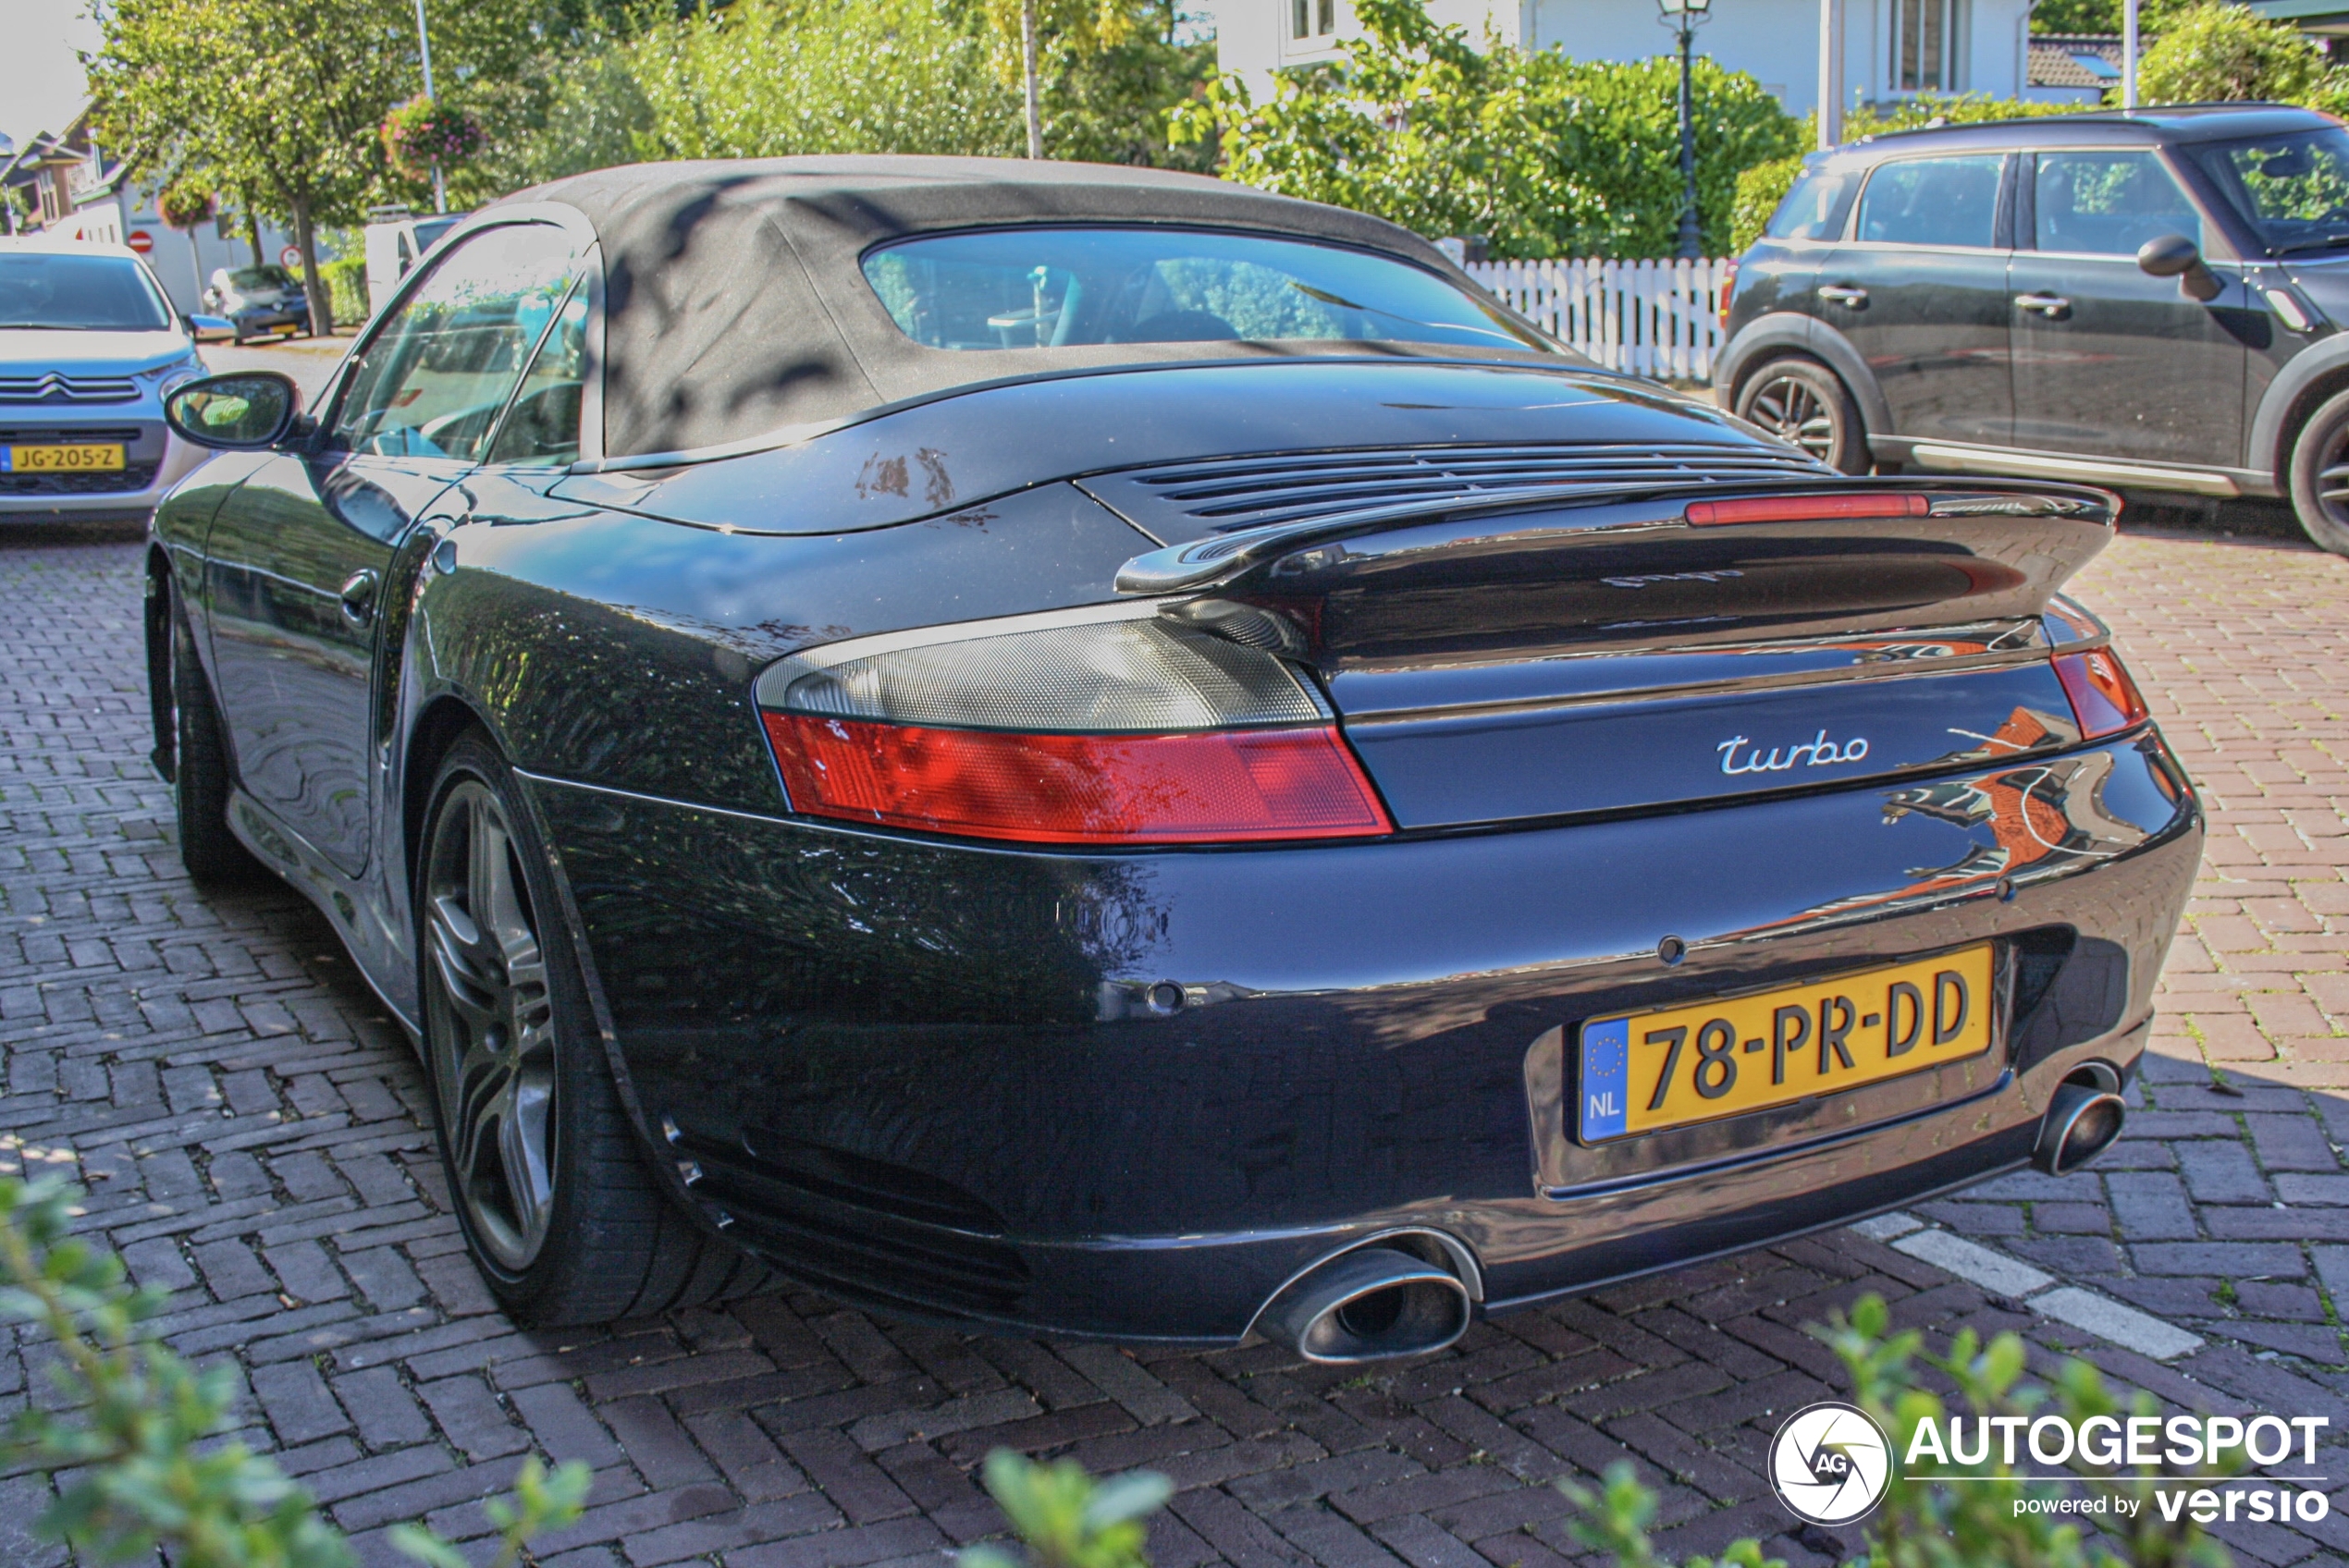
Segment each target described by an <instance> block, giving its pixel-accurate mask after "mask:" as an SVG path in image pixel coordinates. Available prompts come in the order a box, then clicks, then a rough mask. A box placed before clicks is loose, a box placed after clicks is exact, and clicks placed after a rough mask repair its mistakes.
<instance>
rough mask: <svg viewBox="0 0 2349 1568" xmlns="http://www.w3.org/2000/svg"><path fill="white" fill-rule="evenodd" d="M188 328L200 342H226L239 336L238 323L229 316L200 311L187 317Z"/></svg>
mask: <svg viewBox="0 0 2349 1568" xmlns="http://www.w3.org/2000/svg"><path fill="white" fill-rule="evenodd" d="M187 322H188V330H189V332H190V333H191V334H193V335H194V337H195V339H196V341H197V342H199V343H226V342H227V341H228V339H229V338H231V337H235V336H237V324H236V323H235V322H233V321H230V320H229V319H228V317H227V316H208V315H205V314H203V312H197V313H196V314H194V315H191V316H190V317H188V318H187Z"/></svg>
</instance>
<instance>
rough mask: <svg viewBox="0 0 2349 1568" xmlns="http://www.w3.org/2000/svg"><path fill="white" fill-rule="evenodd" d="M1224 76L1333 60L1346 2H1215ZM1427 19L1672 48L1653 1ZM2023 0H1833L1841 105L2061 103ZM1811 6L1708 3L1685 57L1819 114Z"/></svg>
mask: <svg viewBox="0 0 2349 1568" xmlns="http://www.w3.org/2000/svg"><path fill="white" fill-rule="evenodd" d="M1215 7H1216V10H1215V26H1216V47H1217V53H1218V55H1219V57H1220V59H1221V62H1222V65H1223V68H1224V70H1226V71H1232V72H1236V73H1238V74H1239V75H1240V76H1241V77H1243V78H1244V79H1246V80H1247V82H1248V91H1249V92H1250V93H1251V94H1254V95H1256V96H1258V97H1260V98H1261V97H1264V96H1267V95H1269V94H1270V92H1271V91H1272V77H1273V71H1275V70H1277V69H1279V68H1281V67H1285V66H1295V65H1303V64H1307V63H1309V62H1311V61H1316V60H1327V59H1334V58H1336V57H1337V55H1338V48H1337V45H1338V44H1339V43H1342V42H1343V41H1344V40H1346V39H1347V38H1351V37H1357V36H1359V34H1360V31H1361V28H1360V25H1359V23H1358V22H1357V21H1356V20H1355V18H1354V15H1353V8H1352V6H1350V5H1349V4H1348V0H1215ZM1428 10H1429V13H1430V14H1431V15H1432V16H1433V17H1434V18H1435V19H1436V20H1438V21H1439V22H1445V23H1457V24H1459V25H1461V26H1463V27H1465V28H1467V29H1468V31H1469V33H1470V37H1471V38H1482V37H1483V36H1485V34H1486V33H1487V31H1490V33H1491V34H1492V35H1493V36H1494V37H1496V38H1498V39H1499V40H1500V41H1501V42H1503V43H1514V44H1517V45H1519V46H1520V47H1524V48H1529V49H1553V48H1554V49H1557V50H1560V51H1562V52H1564V53H1565V54H1568V55H1572V56H1573V57H1574V58H1576V59H1580V60H1641V59H1645V58H1647V57H1648V56H1650V55H1660V54H1666V53H1668V52H1670V51H1671V50H1672V49H1673V48H1674V47H1675V45H1674V44H1673V42H1672V34H1671V33H1670V32H1668V31H1666V29H1665V28H1664V26H1663V25H1662V24H1661V22H1660V21H1659V19H1658V11H1657V7H1656V5H1655V0H1429V3H1428ZM2029 17H2030V0H1844V6H1843V84H1844V85H1843V97H1844V105H1845V107H1846V108H1847V109H1848V108H1849V107H1850V106H1851V104H1854V103H1862V102H1866V103H1886V102H1889V101H1891V100H1893V99H1898V98H1906V97H1910V96H1913V95H1914V94H1917V93H1920V92H1984V93H1988V94H1990V95H1991V96H1993V97H1999V98H2011V97H2032V98H2039V97H2047V98H2064V99H2070V98H2073V97H2077V96H2082V94H2078V93H2074V92H2048V91H2046V90H2037V89H2031V88H2029V87H2027V85H2026V83H2027V81H2028V77H2029V69H2030V42H2029V33H2028V27H2029ZM1819 28H1820V4H1819V0H1713V5H1712V19H1711V20H1709V21H1707V22H1706V23H1704V24H1703V27H1702V28H1701V29H1700V30H1699V31H1698V32H1697V35H1696V43H1697V49H1698V51H1699V52H1700V53H1702V54H1704V55H1710V56H1711V57H1712V58H1714V59H1716V60H1717V61H1719V62H1720V63H1721V64H1722V65H1724V66H1727V67H1729V68H1730V69H1732V70H1741V71H1746V72H1749V73H1751V74H1752V75H1753V77H1754V78H1755V79H1756V80H1759V81H1761V82H1762V83H1763V85H1765V87H1767V88H1768V89H1769V90H1770V92H1772V93H1774V94H1776V95H1777V99H1778V101H1779V102H1780V103H1782V104H1785V105H1786V107H1787V109H1788V110H1789V112H1790V113H1793V114H1797V115H1802V114H1808V113H1810V112H1811V110H1812V109H1814V107H1816V106H1817V103H1818V96H1819V92H1818V83H1819Z"/></svg>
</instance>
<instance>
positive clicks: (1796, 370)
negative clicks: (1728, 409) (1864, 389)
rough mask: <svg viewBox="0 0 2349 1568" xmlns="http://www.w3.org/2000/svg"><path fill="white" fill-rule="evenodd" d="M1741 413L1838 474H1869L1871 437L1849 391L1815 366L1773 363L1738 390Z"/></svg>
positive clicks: (1831, 374) (1811, 362) (1790, 361)
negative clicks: (1869, 443) (1869, 444)
mask: <svg viewBox="0 0 2349 1568" xmlns="http://www.w3.org/2000/svg"><path fill="white" fill-rule="evenodd" d="M1737 412H1738V415H1739V417H1740V418H1741V419H1745V420H1749V421H1751V422H1753V423H1755V424H1758V425H1760V426H1761V427H1762V428H1763V429H1765V430H1766V431H1768V432H1769V433H1770V434H1771V435H1776V436H1777V437H1778V438H1779V439H1780V440H1782V441H1787V442H1790V443H1792V444H1793V445H1795V446H1797V447H1802V449H1803V450H1804V451H1806V452H1808V453H1810V454H1811V455H1812V456H1813V457H1814V458H1816V459H1819V460H1820V461H1821V462H1823V463H1825V464H1826V465H1827V466H1828V467H1829V468H1831V469H1834V470H1835V471H1836V472H1839V473H1865V472H1868V464H1869V458H1868V432H1867V426H1866V424H1865V423H1863V422H1862V420H1861V418H1860V405H1859V402H1858V400H1857V399H1855V398H1853V397H1852V396H1851V388H1850V387H1848V386H1844V385H1843V380H1842V378H1841V377H1840V376H1838V375H1837V374H1835V372H1833V371H1831V370H1829V369H1827V367H1826V366H1825V365H1823V364H1821V363H1819V362H1818V361H1816V360H1803V359H1793V358H1789V359H1782V360H1772V361H1770V362H1769V363H1767V364H1765V365H1764V366H1763V367H1762V368H1761V369H1760V370H1757V371H1755V372H1754V373H1753V374H1752V375H1750V376H1748V377H1746V379H1745V385H1744V386H1740V387H1739V388H1738V401H1737Z"/></svg>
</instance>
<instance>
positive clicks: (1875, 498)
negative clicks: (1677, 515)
mask: <svg viewBox="0 0 2349 1568" xmlns="http://www.w3.org/2000/svg"><path fill="white" fill-rule="evenodd" d="M1932 507H1933V503H1932V502H1930V501H1928V500H1926V499H1925V497H1924V496H1917V495H1897V494H1887V493H1884V492H1881V491H1877V492H1873V493H1871V492H1861V493H1859V494H1855V495H1849V496H1740V497H1738V498H1737V499H1735V500H1728V501H1691V502H1690V503H1689V505H1688V509H1687V511H1685V512H1684V513H1682V514H1681V515H1682V516H1683V517H1685V518H1686V519H1687V520H1688V521H1689V522H1691V524H1693V525H1694V526H1696V527H1698V528H1716V527H1720V526H1722V525H1724V524H1727V523H1732V522H1815V521H1819V520H1821V519H1823V518H1840V517H1923V516H1925V514H1926V513H1927V512H1928V511H1930V510H1931V509H1932Z"/></svg>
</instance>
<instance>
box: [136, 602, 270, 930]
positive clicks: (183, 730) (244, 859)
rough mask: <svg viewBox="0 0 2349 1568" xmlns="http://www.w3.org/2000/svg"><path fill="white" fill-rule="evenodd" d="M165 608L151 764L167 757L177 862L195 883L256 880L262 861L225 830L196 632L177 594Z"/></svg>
mask: <svg viewBox="0 0 2349 1568" xmlns="http://www.w3.org/2000/svg"><path fill="white" fill-rule="evenodd" d="M164 613H165V614H166V615H167V616H168V617H169V618H170V626H169V632H168V635H169V639H170V642H169V650H170V651H169V655H168V657H167V660H166V666H167V668H166V673H165V677H164V681H163V686H164V691H163V692H162V693H161V695H162V696H163V697H164V701H163V702H162V703H160V704H157V712H156V715H155V719H156V723H155V729H156V735H155V752H156V757H155V761H156V763H157V765H158V766H162V765H163V764H165V763H166V761H167V762H168V765H169V766H162V771H163V772H164V774H165V776H166V777H167V778H169V779H170V780H171V806H172V815H173V816H174V818H175V819H176V821H175V826H176V827H178V830H179V864H180V865H181V866H183V867H184V868H186V870H187V873H188V877H189V879H190V880H191V881H192V882H194V883H195V884H196V885H197V886H198V887H200V888H232V887H236V886H239V885H240V884H242V883H246V882H251V881H254V880H257V879H258V878H259V877H260V876H261V873H262V865H261V863H260V862H259V861H257V860H255V859H253V857H252V851H249V850H247V849H246V848H245V847H244V845H243V844H241V843H240V842H239V841H238V839H237V836H236V835H235V834H234V833H232V832H230V831H229V830H228V796H229V792H230V790H231V789H232V788H233V783H232V780H231V778H230V776H229V769H228V742H227V741H225V740H223V739H222V737H221V729H220V709H219V707H218V705H217V704H215V703H214V702H213V700H212V680H211V678H210V677H208V676H206V675H205V674H204V672H203V664H201V663H200V662H199V661H198V660H197V657H196V639H195V633H194V632H192V631H190V630H189V628H188V618H187V617H186V616H185V615H184V614H182V613H181V611H180V609H179V601H178V595H177V594H173V595H172V596H171V601H170V606H169V607H168V608H167V609H166V611H165V612H164ZM149 668H153V667H152V666H150V667H149Z"/></svg>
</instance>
